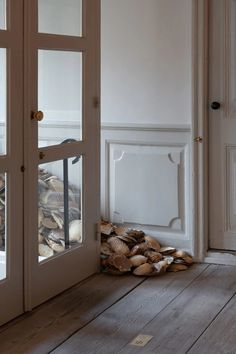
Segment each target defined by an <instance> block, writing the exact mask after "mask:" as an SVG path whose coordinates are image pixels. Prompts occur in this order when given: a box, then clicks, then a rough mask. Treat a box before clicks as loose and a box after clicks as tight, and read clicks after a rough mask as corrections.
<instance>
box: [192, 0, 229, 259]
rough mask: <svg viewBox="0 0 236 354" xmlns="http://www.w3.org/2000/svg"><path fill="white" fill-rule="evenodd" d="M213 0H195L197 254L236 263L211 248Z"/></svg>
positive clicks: (194, 65) (194, 118)
mask: <svg viewBox="0 0 236 354" xmlns="http://www.w3.org/2000/svg"><path fill="white" fill-rule="evenodd" d="M208 16H209V0H193V121H192V127H193V129H192V134H193V135H192V136H193V141H194V139H195V138H197V137H202V138H203V141H202V142H193V144H194V147H193V161H194V164H193V179H194V181H193V185H194V210H195V218H194V223H195V225H194V230H195V237H194V255H195V259H196V260H198V261H204V262H207V263H218V264H228V265H236V255H234V254H233V252H232V253H230V252H220V251H211V250H209V246H208V245H209V224H208V220H209V196H208V183H209V170H208V166H209V164H208V160H209V134H208V123H209V116H208V115H209V110H208V106H209V102H208V34H209V29H208V25H209V20H208Z"/></svg>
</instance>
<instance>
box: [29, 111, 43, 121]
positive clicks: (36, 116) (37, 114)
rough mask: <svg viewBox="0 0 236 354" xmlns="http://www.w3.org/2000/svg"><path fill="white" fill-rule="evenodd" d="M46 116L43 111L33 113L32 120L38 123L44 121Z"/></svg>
mask: <svg viewBox="0 0 236 354" xmlns="http://www.w3.org/2000/svg"><path fill="white" fill-rule="evenodd" d="M43 117H44V114H43V112H42V111H37V112H32V115H31V119H35V120H37V121H38V122H40V121H41V120H43Z"/></svg>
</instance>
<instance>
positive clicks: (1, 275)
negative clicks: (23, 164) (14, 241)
mask: <svg viewBox="0 0 236 354" xmlns="http://www.w3.org/2000/svg"><path fill="white" fill-rule="evenodd" d="M5 180H6V176H5V173H0V280H2V279H5V278H6V264H7V262H6V229H5V220H6V186H5Z"/></svg>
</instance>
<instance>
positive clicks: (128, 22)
mask: <svg viewBox="0 0 236 354" xmlns="http://www.w3.org/2000/svg"><path fill="white" fill-rule="evenodd" d="M191 3H192V1H191V0H102V114H101V117H102V122H112V123H141V124H147V123H151V124H189V123H190V122H191V79H192V78H191V36H192V29H191V25H192V24H191V19H192V9H191Z"/></svg>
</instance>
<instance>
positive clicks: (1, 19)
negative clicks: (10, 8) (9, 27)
mask: <svg viewBox="0 0 236 354" xmlns="http://www.w3.org/2000/svg"><path fill="white" fill-rule="evenodd" d="M5 6H6V1H5V0H0V29H5V26H6V24H5V20H6V16H5V11H6V7H5Z"/></svg>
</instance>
